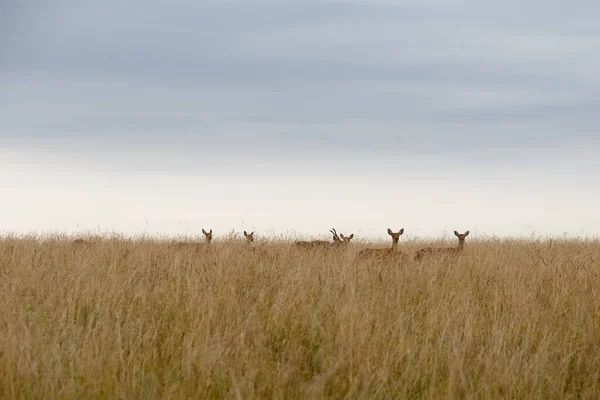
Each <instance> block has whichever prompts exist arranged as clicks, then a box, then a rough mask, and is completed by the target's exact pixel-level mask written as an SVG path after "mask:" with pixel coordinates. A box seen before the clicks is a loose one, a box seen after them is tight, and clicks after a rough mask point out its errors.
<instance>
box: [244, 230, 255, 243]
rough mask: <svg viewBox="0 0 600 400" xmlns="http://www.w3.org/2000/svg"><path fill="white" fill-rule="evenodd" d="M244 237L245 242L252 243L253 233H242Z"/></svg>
mask: <svg viewBox="0 0 600 400" xmlns="http://www.w3.org/2000/svg"><path fill="white" fill-rule="evenodd" d="M244 236H245V237H246V241H248V242H254V231H252V232H251V233H248V232H246V231H244Z"/></svg>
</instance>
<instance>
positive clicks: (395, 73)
mask: <svg viewBox="0 0 600 400" xmlns="http://www.w3.org/2000/svg"><path fill="white" fill-rule="evenodd" d="M2 11H3V12H2V13H0V27H1V28H0V33H1V34H0V46H1V48H2V52H3V58H2V60H0V87H2V90H1V91H0V189H1V192H2V194H3V200H2V202H1V203H0V204H2V207H0V233H1V234H8V233H29V232H63V233H68V234H80V233H85V232H92V231H98V230H99V231H100V232H103V233H105V232H111V231H115V232H118V233H123V234H126V235H139V234H149V235H170V236H176V235H182V234H188V235H200V234H201V229H202V228H205V229H211V228H212V229H213V231H214V232H215V239H217V238H219V237H223V236H224V235H226V234H228V233H229V232H231V231H232V230H234V231H235V232H238V233H239V232H241V231H243V230H254V231H256V232H257V235H258V236H259V237H261V236H262V237H275V236H278V235H292V236H297V237H315V238H328V237H330V235H329V233H328V231H329V229H330V228H336V229H337V230H338V231H339V232H344V233H347V234H350V233H354V234H355V236H356V238H357V239H365V240H371V239H380V240H387V239H388V236H387V234H386V230H387V228H391V229H392V230H394V231H396V230H398V229H400V228H404V229H405V231H406V233H405V235H404V236H403V239H402V240H410V239H414V238H440V237H444V236H449V235H451V234H452V231H453V230H459V231H465V230H470V231H471V232H472V236H471V237H470V238H478V237H479V238H483V237H490V236H499V237H519V238H527V237H531V236H532V235H533V234H535V235H536V236H538V237H547V236H550V237H563V236H567V237H586V238H587V237H598V236H600V213H598V212H597V208H598V206H597V203H598V199H600V187H599V186H598V185H597V184H596V183H595V182H596V180H597V176H599V174H600V158H599V157H598V154H599V153H600V135H599V134H598V132H597V130H598V126H600V98H599V97H598V93H599V92H600V54H598V52H597V51H596V49H597V48H598V46H599V45H600V26H598V24H597V21H596V18H595V16H596V15H598V13H599V12H600V3H598V4H596V3H593V2H588V1H585V0H576V1H574V2H571V3H569V4H568V5H567V4H566V3H563V2H558V1H549V2H548V1H542V0H531V1H529V2H527V3H522V2H518V3H517V2H516V0H508V1H505V2H483V3H482V2H479V1H476V0H423V1H419V2H416V1H413V0H410V1H408V0H407V1H402V0H398V1H387V2H368V1H356V2H337V1H325V0H323V1H315V0H303V1H292V0H288V1H282V2H272V1H260V0H252V1H250V0H248V1H227V2H220V1H219V2H216V1H206V2H194V1H191V0H189V1H188V0H176V1H174V2H162V1H157V2H152V3H150V4H148V3H146V2H144V3H142V2H140V1H138V0H134V1H131V2H127V3H121V2H116V1H115V0H107V1H105V2H102V3H93V2H76V1H74V0H64V1H60V2H56V3H54V4H53V5H52V7H50V6H44V5H43V4H42V3H41V2H37V1H34V0H28V1H25V2H18V4H14V5H7V6H4V8H3V10H2Z"/></svg>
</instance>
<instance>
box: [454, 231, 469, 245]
mask: <svg viewBox="0 0 600 400" xmlns="http://www.w3.org/2000/svg"><path fill="white" fill-rule="evenodd" d="M454 235H456V237H457V238H458V247H463V246H464V245H465V238H466V237H467V236H469V231H466V232H465V233H458V232H457V231H454Z"/></svg>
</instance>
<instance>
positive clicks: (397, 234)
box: [387, 228, 404, 244]
mask: <svg viewBox="0 0 600 400" xmlns="http://www.w3.org/2000/svg"><path fill="white" fill-rule="evenodd" d="M387 232H388V235H390V236H391V237H392V243H393V244H398V241H399V240H400V236H402V234H404V228H402V229H400V230H399V231H398V232H395V233H394V232H392V230H391V229H390V228H388V231H387Z"/></svg>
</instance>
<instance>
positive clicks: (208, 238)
mask: <svg viewBox="0 0 600 400" xmlns="http://www.w3.org/2000/svg"><path fill="white" fill-rule="evenodd" d="M202 233H204V236H206V241H207V242H208V243H210V241H211V240H212V229H211V230H210V231H208V232H206V231H205V230H204V229H202Z"/></svg>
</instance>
